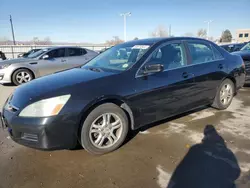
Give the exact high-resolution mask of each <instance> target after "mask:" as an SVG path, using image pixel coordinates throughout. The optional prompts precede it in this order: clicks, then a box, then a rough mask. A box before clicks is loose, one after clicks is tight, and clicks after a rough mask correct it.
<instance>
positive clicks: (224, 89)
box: [212, 79, 235, 110]
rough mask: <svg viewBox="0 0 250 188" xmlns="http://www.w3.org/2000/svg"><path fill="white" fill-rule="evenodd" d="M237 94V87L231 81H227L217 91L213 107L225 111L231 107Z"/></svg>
mask: <svg viewBox="0 0 250 188" xmlns="http://www.w3.org/2000/svg"><path fill="white" fill-rule="evenodd" d="M234 94H235V85H234V83H233V82H232V81H231V80H230V79H225V80H224V81H223V82H222V83H221V85H220V87H219V88H218V90H217V93H216V96H215V98H214V102H213V104H212V107H214V108H216V109H218V110H224V109H227V108H228V107H229V105H230V104H231V102H232V100H233V97H234Z"/></svg>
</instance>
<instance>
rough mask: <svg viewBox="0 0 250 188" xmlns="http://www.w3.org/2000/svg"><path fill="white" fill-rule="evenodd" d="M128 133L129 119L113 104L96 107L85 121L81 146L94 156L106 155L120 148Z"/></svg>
mask: <svg viewBox="0 0 250 188" xmlns="http://www.w3.org/2000/svg"><path fill="white" fill-rule="evenodd" d="M127 133H128V117H127V115H126V114H125V112H124V111H123V110H122V109H121V108H120V107H119V106H117V105H115V104H113V103H105V104H102V105H100V106H98V107H96V108H95V109H94V110H93V111H92V112H90V114H89V115H88V116H87V118H86V119H85V121H84V123H83V125H82V130H81V144H82V146H83V148H84V149H85V150H87V151H88V152H89V153H92V154H97V155H100V154H105V153H108V152H111V151H114V150H116V149H117V148H119V147H120V146H121V145H122V143H123V142H124V140H125V138H126V136H127Z"/></svg>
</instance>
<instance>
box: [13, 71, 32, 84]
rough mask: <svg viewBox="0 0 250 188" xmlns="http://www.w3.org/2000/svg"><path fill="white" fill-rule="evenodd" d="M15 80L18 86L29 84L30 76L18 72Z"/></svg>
mask: <svg viewBox="0 0 250 188" xmlns="http://www.w3.org/2000/svg"><path fill="white" fill-rule="evenodd" d="M16 80H17V82H18V83H19V84H22V83H26V82H29V81H30V80H31V75H30V74H29V73H27V72H24V71H23V72H19V73H18V74H17V75H16Z"/></svg>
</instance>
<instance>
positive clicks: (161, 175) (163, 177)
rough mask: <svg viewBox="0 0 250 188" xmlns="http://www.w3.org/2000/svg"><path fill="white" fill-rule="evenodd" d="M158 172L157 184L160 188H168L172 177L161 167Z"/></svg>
mask: <svg viewBox="0 0 250 188" xmlns="http://www.w3.org/2000/svg"><path fill="white" fill-rule="evenodd" d="M156 170H157V172H158V177H157V184H158V185H159V187H160V188H166V187H167V186H168V182H169V180H170V178H171V175H170V174H169V173H168V172H166V171H165V170H163V167H162V166H161V165H157V167H156Z"/></svg>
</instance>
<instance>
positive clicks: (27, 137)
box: [21, 133, 38, 142]
mask: <svg viewBox="0 0 250 188" xmlns="http://www.w3.org/2000/svg"><path fill="white" fill-rule="evenodd" d="M21 139H23V140H27V141H32V142H38V136H37V135H36V134H29V133H23V134H22V137H21Z"/></svg>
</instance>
